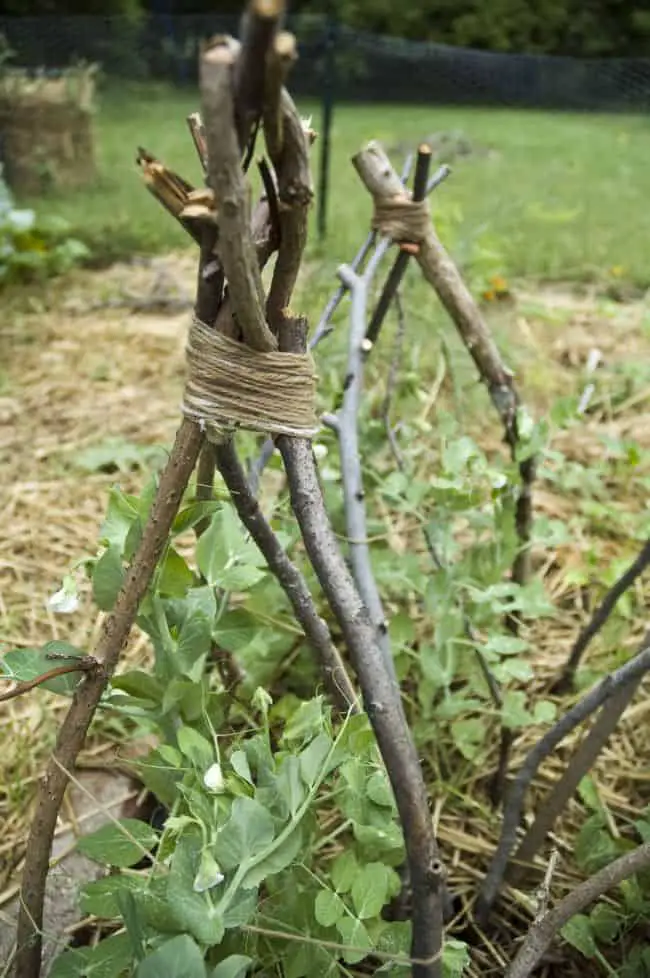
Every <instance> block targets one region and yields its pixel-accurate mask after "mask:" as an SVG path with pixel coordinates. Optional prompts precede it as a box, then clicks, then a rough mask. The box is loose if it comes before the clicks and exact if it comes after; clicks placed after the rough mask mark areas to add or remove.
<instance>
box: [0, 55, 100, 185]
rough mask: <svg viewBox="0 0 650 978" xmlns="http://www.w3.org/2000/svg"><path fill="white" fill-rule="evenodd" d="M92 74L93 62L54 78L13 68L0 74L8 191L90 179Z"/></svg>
mask: <svg viewBox="0 0 650 978" xmlns="http://www.w3.org/2000/svg"><path fill="white" fill-rule="evenodd" d="M95 75H96V68H95V66H93V65H90V66H83V65H82V66H80V67H78V68H72V69H69V70H68V71H67V72H64V73H62V74H61V76H60V77H57V78H50V77H46V76H43V75H32V74H30V73H28V72H26V71H23V70H22V69H17V68H12V69H9V70H7V71H5V72H4V73H2V75H0V129H1V130H2V135H3V158H4V168H5V169H4V175H5V177H6V180H7V182H8V184H9V186H10V187H11V188H12V190H14V191H16V192H21V193H31V194H35V193H40V192H42V191H43V190H53V189H74V188H76V187H81V186H84V185H86V184H88V183H90V182H91V181H92V180H93V179H95V177H96V175H97V170H96V160H95V138H94V130H93V102H94V95H95Z"/></svg>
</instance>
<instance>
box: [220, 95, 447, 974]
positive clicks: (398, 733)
mask: <svg viewBox="0 0 650 978" xmlns="http://www.w3.org/2000/svg"><path fill="white" fill-rule="evenodd" d="M217 104H219V103H218V102H217V100H215V101H214V102H213V109H214V108H215V107H216V106H217ZM220 104H221V106H223V104H224V100H223V99H221V102H220ZM277 115H279V116H280V118H281V120H282V122H281V125H280V126H279V127H278V126H277V125H276V124H275V123H274V122H273V120H274V119H276V118H277ZM277 115H276V113H274V110H273V107H272V106H266V108H265V122H267V120H270V122H269V123H268V125H269V127H270V128H271V132H272V133H276V134H277V132H278V131H279V132H280V133H281V140H282V141H281V143H280V144H277V143H274V141H273V137H271V138H270V140H269V155H270V157H271V161H272V163H273V164H274V167H275V170H276V179H277V185H278V196H279V199H280V202H281V209H280V216H281V217H280V219H281V228H280V254H279V256H278V262H277V264H276V268H275V270H274V276H273V281H272V284H271V291H270V295H269V301H268V302H267V310H268V315H269V317H270V316H273V332H274V333H275V332H277V336H278V340H279V347H280V350H281V351H283V352H286V353H302V352H303V351H304V349H305V346H306V337H305V326H304V322H303V321H301V320H300V319H295V318H293V317H291V316H289V315H288V313H287V308H288V305H289V301H290V299H291V293H292V291H293V287H294V284H295V280H296V276H297V272H298V269H299V267H300V262H301V260H302V252H303V248H304V243H305V241H306V233H307V208H308V205H309V201H310V200H311V180H310V174H309V160H308V153H307V149H308V142H307V140H308V137H307V134H306V132H305V130H304V128H303V125H302V123H301V121H300V119H299V117H298V113H297V111H296V109H295V106H294V105H293V102H292V101H291V99H290V98H289V97H288V96H287V95H286V93H285V91H284V89H282V90H281V93H280V105H279V107H278V109H277ZM205 126H206V137H207V142H208V146H209V147H211V146H212V143H211V136H210V128H211V123H210V120H209V118H208V117H207V116H206V117H205ZM215 128H216V127H215ZM214 142H215V150H216V152H217V153H219V148H218V147H216V139H215V141H214ZM222 151H223V150H222ZM210 152H212V149H210ZM280 259H282V260H280ZM225 261H226V257H225V255H224V264H225ZM246 287H247V289H248V290H249V292H250V291H252V290H254V289H255V287H256V286H255V282H254V281H253V280H252V278H251V277H250V276H249V277H248V279H247V286H246ZM271 299H272V300H273V301H271ZM231 301H232V309H233V312H234V315H235V316H236V317H237V319H238V320H239V319H240V318H241V317H243V310H244V309H249V308H250V305H251V296H250V295H248V296H242V295H241V294H240V293H235V291H231ZM245 338H246V337H245ZM251 338H252V337H251ZM246 341H247V342H248V338H246ZM277 443H278V447H279V448H280V452H281V454H282V457H283V460H284V463H285V468H286V470H287V478H288V482H289V486H290V492H291V499H292V507H293V509H294V513H295V515H296V518H297V520H298V524H299V526H300V529H301V532H302V535H303V540H304V542H305V548H306V550H307V554H308V556H309V559H310V561H311V563H312V565H313V567H314V569H315V571H316V574H317V577H318V578H319V581H320V584H321V586H322V588H323V591H324V593H325V596H326V598H327V600H328V603H329V604H330V607H331V608H332V611H333V613H334V616H335V618H336V619H337V622H338V624H339V626H340V628H341V630H342V632H343V635H344V638H345V641H346V645H347V648H348V652H349V655H350V658H351V659H352V663H353V665H354V668H355V671H356V673H357V677H358V679H359V682H360V684H361V687H362V690H363V695H364V705H365V706H366V709H367V711H368V714H369V717H370V720H371V723H372V725H373V728H374V730H375V733H376V735H377V740H378V743H379V748H380V751H381V754H382V757H383V759H384V762H385V764H386V768H387V771H388V775H389V778H390V781H391V784H392V786H393V790H394V792H395V796H396V801H397V806H398V810H399V814H400V818H401V821H402V827H403V830H404V837H405V844H406V849H407V853H408V861H409V867H410V871H411V878H412V883H413V890H414V914H413V941H412V954H413V957H414V958H416V959H418V961H419V962H420V963H419V964H415V965H414V968H413V974H414V976H416V978H438V976H439V975H440V973H441V949H442V897H441V892H442V882H443V881H442V876H443V870H442V864H441V862H440V859H439V855H438V850H437V846H436V842H435V838H434V835H433V829H432V824H431V816H430V813H429V807H428V800H427V795H426V788H425V784H424V780H423V777H422V772H421V769H420V765H419V761H418V757H417V753H416V750H415V746H414V744H413V740H412V737H411V733H410V730H409V728H408V724H407V722H406V718H405V715H404V712H403V709H402V704H401V700H400V695H399V690H398V688H397V687H396V685H395V683H394V682H393V680H392V677H391V675H390V674H389V672H388V671H387V670H386V668H385V664H384V660H383V657H382V655H381V650H380V649H379V647H378V645H377V642H376V636H375V633H374V629H373V626H372V624H371V622H370V620H369V617H368V613H367V610H366V608H365V606H364V604H363V601H362V600H361V598H360V596H359V594H358V592H357V590H356V587H355V585H354V581H353V579H352V577H351V575H350V573H349V571H348V569H347V566H346V564H345V561H344V559H343V556H342V554H341V552H340V549H339V547H338V542H337V540H336V536H335V534H334V532H333V530H332V527H331V525H330V522H329V517H328V514H327V511H326V508H325V504H324V500H323V497H322V493H321V489H320V484H319V480H318V475H317V470H316V465H315V460H314V456H313V452H312V448H311V444H310V443H309V442H308V441H306V440H304V439H299V438H294V437H289V436H287V435H281V436H279V437H278V438H277ZM217 457H218V460H220V467H221V465H223V468H222V469H221V471H222V474H223V475H224V478H226V479H230V481H231V483H232V484H233V486H234V485H235V482H237V486H238V488H239V489H240V490H241V489H242V485H241V481H240V480H241V471H240V469H239V467H238V463H237V462H236V457H235V456H233V454H232V452H230V451H229V450H228V449H227V446H221V447H220V448H218V449H217ZM235 475H236V476H237V480H235V478H234V476H235ZM245 498H247V499H248V506H249V507H250V496H248V497H244V496H243V494H242V493H239V501H240V503H241V502H242V500H243V499H245ZM242 515H244V513H243V510H242ZM253 516H255V517H256V516H257V514H256V513H255V512H254V511H253V510H251V509H250V508H249V509H248V513H247V519H250V521H251V522H250V528H251V529H253V528H254V523H253ZM256 532H258V534H259V539H258V542H262V536H261V532H262V531H261V524H260V523H259V520H258V521H257V526H256ZM267 542H270V541H267ZM268 552H269V554H270V549H269V551H268ZM276 557H279V555H278V554H276ZM285 571H286V567H285ZM422 962H424V963H422Z"/></svg>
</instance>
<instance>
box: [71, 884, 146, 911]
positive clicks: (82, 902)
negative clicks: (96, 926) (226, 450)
mask: <svg viewBox="0 0 650 978" xmlns="http://www.w3.org/2000/svg"><path fill="white" fill-rule="evenodd" d="M143 885H144V882H143V880H141V879H140V878H139V877H137V876H119V875H116V876H106V877H104V879H101V880H93V881H92V882H91V883H86V885H85V886H84V887H82V890H81V896H80V899H79V906H80V908H81V910H82V912H83V913H87V914H93V915H94V916H96V917H104V918H106V919H108V920H110V919H111V918H112V917H119V914H120V907H119V903H118V894H120V893H123V892H124V890H130V891H131V892H132V893H137V892H138V891H139V890H141V888H142V886H143Z"/></svg>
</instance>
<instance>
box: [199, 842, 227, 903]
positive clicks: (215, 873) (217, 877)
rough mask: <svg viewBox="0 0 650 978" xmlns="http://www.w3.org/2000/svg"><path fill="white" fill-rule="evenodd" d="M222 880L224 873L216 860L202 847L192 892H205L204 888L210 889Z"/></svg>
mask: <svg viewBox="0 0 650 978" xmlns="http://www.w3.org/2000/svg"><path fill="white" fill-rule="evenodd" d="M223 880H224V875H223V873H222V872H221V867H220V866H219V864H218V862H217V861H216V859H215V858H214V856H213V855H212V854H211V853H209V852H208V850H207V849H204V850H203V852H202V853H201V863H200V865H199V871H198V873H197V874H196V877H195V879H194V884H193V889H194V892H195V893H205V891H206V890H211V889H212V887H213V886H218V885H219V883H223Z"/></svg>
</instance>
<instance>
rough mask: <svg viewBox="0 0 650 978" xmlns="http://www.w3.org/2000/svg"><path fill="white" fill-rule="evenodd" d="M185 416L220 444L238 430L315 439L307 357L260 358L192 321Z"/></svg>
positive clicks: (265, 355)
mask: <svg viewBox="0 0 650 978" xmlns="http://www.w3.org/2000/svg"><path fill="white" fill-rule="evenodd" d="M185 354H186V357H187V364H188V371H189V372H188V379H187V382H186V384H185V391H184V394H183V406H182V410H183V414H184V415H185V416H186V417H188V418H191V419H192V420H193V421H197V422H198V423H199V424H200V425H202V426H204V427H205V430H206V433H207V437H208V439H209V440H210V441H216V442H219V441H221V440H222V439H223V437H224V436H225V435H226V434H227V433H230V432H232V431H233V430H234V429H236V428H246V429H248V430H249V431H257V432H261V433H263V434H270V435H294V436H296V437H298V438H313V436H314V435H315V434H316V433H317V432H318V430H319V424H318V420H317V418H316V412H315V409H314V400H315V395H316V374H315V372H314V362H313V360H312V358H311V356H310V354H308V353H278V352H277V351H274V352H272V353H262V352H260V351H258V350H251V348H250V347H248V346H246V345H245V344H244V343H238V342H236V341H235V340H231V339H229V338H228V337H226V336H223V335H222V334H221V333H218V332H217V331H216V330H214V329H211V328H210V327H209V326H206V325H205V323H202V322H201V321H200V320H199V319H196V318H194V319H193V321H192V325H191V326H190V331H189V336H188V339H187V346H186V348H185Z"/></svg>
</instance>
